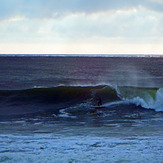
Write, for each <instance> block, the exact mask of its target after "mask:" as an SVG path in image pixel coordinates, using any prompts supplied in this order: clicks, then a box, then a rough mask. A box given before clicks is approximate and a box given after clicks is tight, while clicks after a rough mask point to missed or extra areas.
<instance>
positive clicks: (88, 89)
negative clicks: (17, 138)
mask: <svg viewBox="0 0 163 163" xmlns="http://www.w3.org/2000/svg"><path fill="white" fill-rule="evenodd" d="M97 97H101V99H102V102H103V104H104V105H105V104H112V103H114V104H116V102H117V104H118V105H119V104H120V103H119V101H121V103H128V104H134V105H136V106H141V107H142V108H145V109H154V110H155V111H163V88H137V87H113V86H107V85H101V86H58V87H53V88H32V89H25V90H0V105H1V108H0V116H9V115H10V116H11V115H23V114H38V113H41V114H43V113H44V114H45V113H50V114H53V113H54V114H55V113H57V112H59V110H61V109H63V108H67V107H71V106H78V105H80V104H83V103H85V104H87V107H88V108H89V107H90V105H93V104H96V101H95V100H96V98H97Z"/></svg>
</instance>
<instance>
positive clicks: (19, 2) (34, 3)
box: [0, 0, 163, 19]
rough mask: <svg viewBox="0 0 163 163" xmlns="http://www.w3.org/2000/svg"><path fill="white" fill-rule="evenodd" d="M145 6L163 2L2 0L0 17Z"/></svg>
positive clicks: (162, 7)
mask: <svg viewBox="0 0 163 163" xmlns="http://www.w3.org/2000/svg"><path fill="white" fill-rule="evenodd" d="M138 6H143V7H145V8H148V9H150V10H154V11H157V12H162V11H163V3H159V1H157V2H154V1H151V0H91V1H88V0H1V1H0V19H5V18H8V17H14V16H16V15H21V16H25V17H29V18H49V17H58V16H64V15H67V14H68V13H81V12H82V13H86V14H89V13H94V12H101V11H107V10H117V9H128V8H133V7H138Z"/></svg>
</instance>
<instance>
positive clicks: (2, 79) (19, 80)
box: [0, 56, 163, 163]
mask: <svg viewBox="0 0 163 163" xmlns="http://www.w3.org/2000/svg"><path fill="white" fill-rule="evenodd" d="M162 83H163V58H162V57H149V56H146V57H136V56H135V57H77V56H76V57H65V56H64V57H56V56H1V57H0V162H57V163H58V162H61V163H62V162H63V163H64V162H101V163H102V162H157V163H161V162H163V84H162ZM98 97H100V98H101V99H102V103H103V106H105V108H103V109H101V110H100V109H99V110H96V109H93V108H91V106H92V105H97V98H98Z"/></svg>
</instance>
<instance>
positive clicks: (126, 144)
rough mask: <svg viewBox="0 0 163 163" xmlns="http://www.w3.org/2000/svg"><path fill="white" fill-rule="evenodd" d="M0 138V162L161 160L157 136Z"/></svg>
mask: <svg viewBox="0 0 163 163" xmlns="http://www.w3.org/2000/svg"><path fill="white" fill-rule="evenodd" d="M0 141H1V148H0V162H5V161H6V162H10V163H14V162H22V163H26V162H36V163H38V162H47V163H51V162H60V163H65V162H79V163H82V162H96V163H99V162H135V163H136V162H157V163H161V161H162V160H163V150H162V143H163V139H162V138H160V137H121V138H120V137H119V138H118V137H117V138H115V137H96V136H69V137H64V136H55V135H50V134H47V135H44V134H41V135H33V136H13V135H4V136H2V135H1V136H0ZM138 156H139V157H138Z"/></svg>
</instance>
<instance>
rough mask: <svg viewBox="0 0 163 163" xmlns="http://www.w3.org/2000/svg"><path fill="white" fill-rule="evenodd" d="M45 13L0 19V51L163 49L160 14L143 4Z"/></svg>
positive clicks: (135, 50)
mask: <svg viewBox="0 0 163 163" xmlns="http://www.w3.org/2000/svg"><path fill="white" fill-rule="evenodd" d="M43 14H44V13H43ZM48 14H51V16H49V17H48V16H47V17H43V18H41V17H39V16H38V17H36V16H35V17H29V16H27V15H24V16H23V15H22V16H19V14H18V15H17V16H16V15H15V16H12V17H9V18H6V19H3V20H1V21H0V43H1V45H3V46H1V47H0V53H1V54H2V53H48V54H49V53H59V54H60V53H78V54H79V53H103V54H104V53H109V54H115V53H117V54H119V53H124V54H135V53H139V54H140V53H143V54H144V53H150V54H153V53H156V54H160V53H163V52H162V46H161V45H162V44H163V28H162V26H163V21H162V20H163V15H162V14H160V13H159V12H155V11H154V10H152V11H151V10H149V9H147V8H145V7H144V6H142V5H137V6H132V5H131V6H130V7H128V8H127V9H126V8H118V9H116V10H115V9H111V8H110V9H109V10H98V12H93V11H92V12H83V11H82V10H81V11H80V12H75V11H73V12H68V11H67V12H64V14H62V12H58V11H50V13H48ZM12 44H13V45H12ZM19 45H20V46H19ZM7 47H8V48H7Z"/></svg>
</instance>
